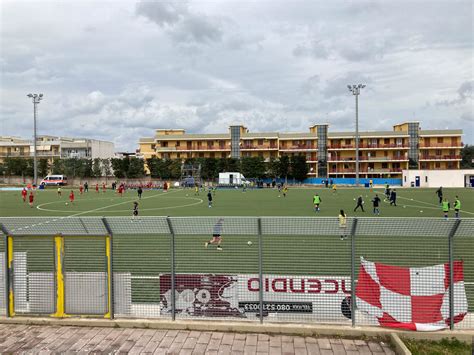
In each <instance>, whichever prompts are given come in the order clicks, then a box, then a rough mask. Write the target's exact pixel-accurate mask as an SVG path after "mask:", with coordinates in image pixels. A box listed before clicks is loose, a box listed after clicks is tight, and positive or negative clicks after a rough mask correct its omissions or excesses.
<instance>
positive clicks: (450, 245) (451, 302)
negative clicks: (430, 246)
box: [448, 219, 461, 330]
mask: <svg viewBox="0 0 474 355" xmlns="http://www.w3.org/2000/svg"><path fill="white" fill-rule="evenodd" d="M459 224H461V220H460V219H456V220H455V221H454V225H453V227H452V228H451V230H450V231H449V235H448V252H449V329H451V330H454V289H453V287H454V280H453V279H454V270H453V268H454V256H453V251H454V249H453V239H454V235H455V234H456V231H457V230H458V228H459Z"/></svg>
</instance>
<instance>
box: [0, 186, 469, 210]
mask: <svg viewBox="0 0 474 355" xmlns="http://www.w3.org/2000/svg"><path fill="white" fill-rule="evenodd" d="M435 191H436V189H397V207H394V206H390V205H389V203H387V202H382V204H381V216H383V217H405V216H406V217H442V211H441V207H440V206H439V205H438V198H437V195H436V193H435ZM315 192H317V193H318V194H319V195H320V196H321V199H322V203H321V206H320V207H321V212H319V213H317V214H316V213H315V212H314V209H313V205H312V198H313V195H314V193H315ZM75 193H76V199H75V201H74V203H73V204H71V203H69V199H68V195H69V189H68V188H63V192H62V196H61V197H58V196H57V192H56V189H47V190H43V191H37V192H36V197H35V201H34V208H30V206H28V203H23V201H22V200H21V195H20V191H2V192H0V202H1V204H0V215H1V216H4V217H9V216H61V217H63V216H127V215H129V216H131V214H132V208H133V201H138V202H139V211H140V215H141V216H337V215H338V214H339V210H340V209H343V210H344V211H345V212H346V214H347V215H348V216H349V217H354V216H360V217H370V216H372V215H373V214H372V203H371V200H372V198H373V197H374V196H375V194H376V193H378V195H379V196H380V197H381V198H382V200H383V197H384V196H383V189H374V190H369V189H355V188H346V189H344V188H340V189H338V190H337V192H336V193H333V192H332V190H331V189H326V188H290V189H289V191H288V195H287V197H283V195H280V197H278V196H279V193H278V190H276V189H255V190H247V191H246V192H243V191H242V190H240V189H223V190H217V191H216V193H215V195H214V196H213V207H212V208H208V207H207V195H206V192H204V191H200V192H199V195H196V194H195V192H194V190H192V189H188V190H173V189H172V190H170V191H169V192H163V191H161V190H145V191H144V193H143V197H142V199H141V200H138V197H137V193H136V191H135V190H127V191H126V192H125V194H124V196H123V197H120V196H118V194H117V193H115V192H113V191H111V190H107V192H105V193H102V192H100V193H96V192H95V191H91V192H88V193H84V194H83V195H82V196H81V195H79V193H78V191H77V190H75ZM359 195H361V196H362V197H363V199H364V200H365V201H364V202H365V204H364V208H365V210H366V212H362V211H360V210H359V211H357V212H353V209H354V207H355V205H356V202H355V200H356V198H357V197H358V196H359ZM444 195H445V196H446V197H447V198H448V200H449V201H450V202H451V205H452V203H453V201H454V198H455V196H456V195H458V196H459V198H460V200H461V203H462V213H461V215H462V216H463V217H474V190H473V189H444ZM452 216H454V211H452V212H451V217H452Z"/></svg>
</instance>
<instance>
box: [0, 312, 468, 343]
mask: <svg viewBox="0 0 474 355" xmlns="http://www.w3.org/2000/svg"><path fill="white" fill-rule="evenodd" d="M1 323H4V324H26V325H44V326H75V327H114V328H143V329H167V330H198V331H217V332H235V333H266V334H286V335H298V336H335V337H349V338H350V337H381V338H390V337H391V334H396V335H397V336H399V337H400V336H403V337H406V338H412V339H424V340H434V341H438V340H441V339H443V338H456V339H458V340H460V341H464V342H467V343H469V344H470V343H471V341H472V339H473V338H474V330H454V331H450V330H444V331H437V332H412V331H402V330H395V329H390V328H382V327H375V326H367V327H351V326H347V325H330V324H295V323H264V324H260V323H256V322H238V321H225V320H213V321H204V320H187V319H185V320H176V321H172V320H170V319H126V318H120V319H113V320H108V319H96V318H40V317H15V318H7V317H0V324H1Z"/></svg>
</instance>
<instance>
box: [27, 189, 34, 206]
mask: <svg viewBox="0 0 474 355" xmlns="http://www.w3.org/2000/svg"><path fill="white" fill-rule="evenodd" d="M34 200H35V195H33V191H30V196H29V200H28V201H29V204H30V207H33V202H34Z"/></svg>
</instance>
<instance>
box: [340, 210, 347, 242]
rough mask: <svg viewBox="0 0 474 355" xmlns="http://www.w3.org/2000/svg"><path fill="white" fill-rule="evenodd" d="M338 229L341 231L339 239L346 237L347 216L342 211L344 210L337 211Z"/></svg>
mask: <svg viewBox="0 0 474 355" xmlns="http://www.w3.org/2000/svg"><path fill="white" fill-rule="evenodd" d="M339 230H340V232H341V240H344V239H346V238H347V233H346V231H347V216H346V214H345V213H344V210H340V211H339Z"/></svg>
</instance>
